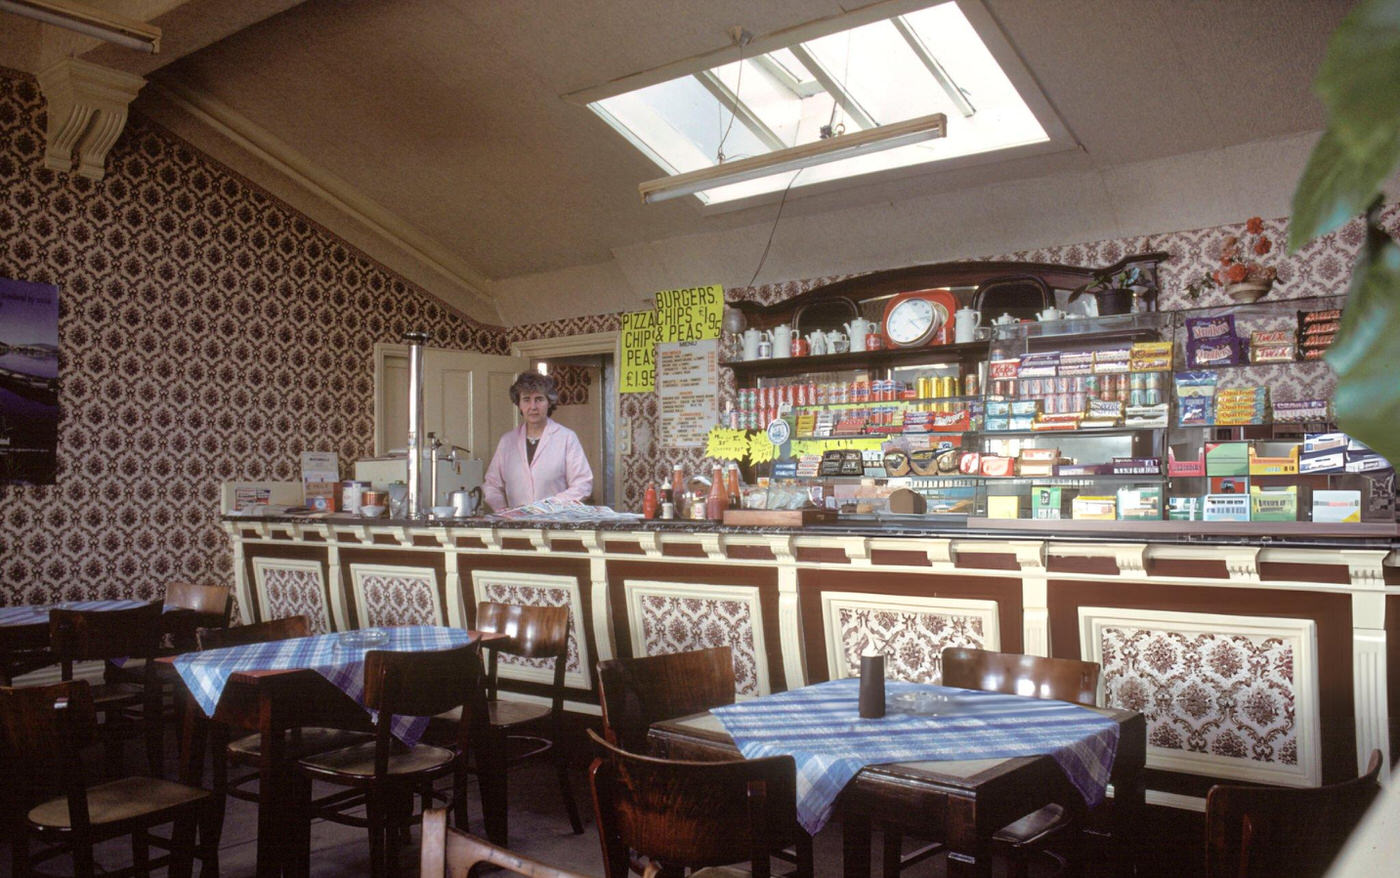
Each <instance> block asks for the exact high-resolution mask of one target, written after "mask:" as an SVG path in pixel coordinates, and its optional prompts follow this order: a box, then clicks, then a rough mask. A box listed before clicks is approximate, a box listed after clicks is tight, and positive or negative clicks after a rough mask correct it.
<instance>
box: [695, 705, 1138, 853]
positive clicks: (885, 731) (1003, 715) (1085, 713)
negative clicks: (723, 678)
mask: <svg viewBox="0 0 1400 878" xmlns="http://www.w3.org/2000/svg"><path fill="white" fill-rule="evenodd" d="M859 687H860V680H859V679H857V678H849V679H845V680H833V681H831V682H829V683H818V684H816V685H813V686H805V687H803V688H801V689H794V690H791V691H789V692H781V693H778V694H776V695H769V696H765V697H763V698H756V699H753V700H751V701H741V702H739V703H737V704H733V705H726V706H724V707H717V708H714V709H713V710H711V711H710V712H711V713H712V714H713V715H714V716H716V717H718V718H719V720H720V722H721V723H722V724H723V725H724V728H725V731H727V732H728V733H729V735H730V737H732V738H733V739H734V743H735V744H736V745H737V746H738V748H739V751H740V752H741V753H743V754H744V756H745V757H746V758H748V759H758V758H761V757H764V756H778V755H783V754H787V755H790V756H792V757H794V758H795V759H796V761H797V817H798V820H799V821H800V822H801V823H802V826H803V828H805V829H806V830H807V831H808V832H809V833H811V834H813V835H815V834H816V833H817V832H818V831H819V830H820V829H821V828H822V827H823V826H825V825H826V821H827V820H828V819H829V818H830V817H831V811H832V808H833V806H834V805H835V802H836V796H837V794H838V793H840V792H841V789H842V788H843V787H845V785H846V784H847V783H848V782H849V781H850V780H851V778H853V777H855V776H856V774H857V773H859V772H860V770H861V769H862V768H863V767H865V766H867V765H880V764H884V763H889V762H923V761H941V760H959V759H991V758H1009V757H1012V756H1039V755H1044V754H1050V755H1051V756H1053V757H1054V759H1055V761H1056V762H1057V763H1059V765H1060V767H1061V768H1062V769H1063V770H1064V772H1065V775H1066V777H1068V778H1069V780H1070V782H1071V783H1073V784H1074V786H1075V788H1076V789H1078V790H1079V792H1080V793H1082V794H1083V795H1084V799H1085V801H1086V802H1088V803H1089V804H1090V805H1096V804H1098V803H1099V802H1101V801H1103V798H1104V791H1105V788H1106V787H1107V785H1108V775H1109V770H1110V769H1111V768H1112V767H1113V757H1114V754H1115V753H1116V752H1117V750H1118V723H1117V722H1116V721H1114V720H1112V719H1109V718H1108V717H1104V716H1101V715H1100V714H1097V713H1094V712H1093V711H1090V710H1086V709H1084V708H1083V707H1079V706H1078V705H1074V704H1070V703H1068V702H1064V701H1047V700H1041V699H1036V698H1025V697H1022V696H1020V695H1002V694H999V693H995V692H978V691H972V690H967V689H951V688H946V687H943V686H930V685H924V684H917V683H901V682H895V681H889V682H886V684H885V698H886V703H887V704H888V705H890V706H891V709H888V710H887V711H886V713H885V716H884V717H882V718H881V719H861V718H860V714H859V712H858V710H857V693H858V691H859ZM918 691H931V692H935V693H942V694H946V695H949V696H952V701H951V702H950V704H949V706H948V708H947V709H946V710H945V711H944V712H942V713H940V714H938V715H932V716H921V715H914V714H911V713H907V712H897V711H896V710H895V709H893V705H894V701H893V700H894V698H895V697H896V696H898V695H901V694H904V693H909V692H918Z"/></svg>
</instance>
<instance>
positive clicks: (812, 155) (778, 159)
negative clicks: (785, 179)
mask: <svg viewBox="0 0 1400 878" xmlns="http://www.w3.org/2000/svg"><path fill="white" fill-rule="evenodd" d="M947 133H948V119H947V117H946V116H944V115H943V114H942V113H934V114H933V115H931V116H920V117H919V118H917V119H909V120H907V121H904V122H892V123H890V124H889V125H881V126H880V127H879V128H867V129H866V130H864V131H857V132H855V133H854V134H838V135H836V136H834V137H828V138H827V139H825V140H818V141H816V142H814V143H804V144H801V145H799V146H790V147H788V148H787V149H778V150H774V151H773V152H768V153H764V154H763V155H756V156H752V157H750V158H746V159H738V160H736V161H732V162H725V163H724V164H722V165H715V166H714V167H710V168H701V169H700V170H698V171H688V172H687V173H684V174H675V175H673V176H670V177H662V178H660V179H658V180H648V181H647V182H645V183H642V184H641V185H640V186H638V187H637V190H638V191H639V192H640V193H641V195H642V201H643V202H645V203H647V204H651V203H654V202H657V201H665V200H666V199H668V198H679V197H680V196H682V195H691V194H694V193H696V192H703V191H704V190H706V189H714V188H717V187H719V186H728V185H729V184H731V183H742V182H743V181H745V180H754V179H757V178H759V177H769V176H772V175H773V174H781V173H783V172H784V171H796V170H798V169H799V168H808V167H811V166H813V165H820V164H825V163H826V162H834V161H838V160H840V159H848V158H851V157H852V156H858V155H865V154H866V153H871V152H879V151H881V150H885V149H893V148H895V147H897V146H908V145H909V144H911V143H920V142H922V141H925V140H933V139H934V138H938V137H945V136H947Z"/></svg>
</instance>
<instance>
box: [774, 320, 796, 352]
mask: <svg viewBox="0 0 1400 878" xmlns="http://www.w3.org/2000/svg"><path fill="white" fill-rule="evenodd" d="M791 354H792V327H791V326H788V325H787V324H786V323H780V324H778V325H777V326H775V327H773V356H775V357H787V356H791Z"/></svg>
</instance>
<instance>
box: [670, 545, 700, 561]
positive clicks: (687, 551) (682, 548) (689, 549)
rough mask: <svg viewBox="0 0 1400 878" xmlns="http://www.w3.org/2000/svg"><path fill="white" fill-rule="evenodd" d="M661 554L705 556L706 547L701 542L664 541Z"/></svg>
mask: <svg viewBox="0 0 1400 878" xmlns="http://www.w3.org/2000/svg"><path fill="white" fill-rule="evenodd" d="M661 554H662V555H664V556H666V557H667V558H704V557H705V556H706V553H705V547H704V546H702V545H700V544H699V543H662V544H661Z"/></svg>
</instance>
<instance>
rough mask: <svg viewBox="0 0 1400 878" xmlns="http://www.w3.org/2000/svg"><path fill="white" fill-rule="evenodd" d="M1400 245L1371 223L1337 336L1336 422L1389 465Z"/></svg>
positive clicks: (1396, 454)
mask: <svg viewBox="0 0 1400 878" xmlns="http://www.w3.org/2000/svg"><path fill="white" fill-rule="evenodd" d="M1397 330H1400V245H1397V244H1396V243H1395V241H1394V240H1393V239H1391V238H1390V237H1389V236H1388V235H1386V234H1385V232H1384V231H1383V230H1382V229H1380V228H1378V227H1377V226H1376V225H1375V224H1374V223H1372V224H1370V225H1368V228H1367V241H1366V246H1365V247H1364V248H1363V250H1362V253H1361V257H1360V259H1359V260H1358V261H1357V264H1356V266H1355V268H1354V269H1353V272H1352V284H1351V289H1350V291H1349V292H1348V295H1347V303H1346V310H1345V311H1344V312H1343V315H1342V325H1341V327H1340V329H1339V331H1338V332H1337V338H1336V340H1335V341H1334V342H1333V344H1332V347H1331V349H1329V350H1328V352H1327V362H1328V363H1329V364H1330V365H1331V366H1332V368H1333V369H1335V370H1336V372H1337V376H1338V380H1337V396H1336V400H1335V408H1336V413H1337V424H1338V426H1340V427H1341V428H1342V430H1344V431H1345V432H1346V433H1347V434H1348V435H1350V436H1354V437H1356V438H1357V439H1360V440H1361V441H1362V442H1365V443H1366V444H1367V445H1369V446H1370V447H1371V448H1372V449H1373V450H1374V451H1376V452H1377V453H1378V454H1380V455H1382V456H1383V457H1385V459H1386V460H1389V461H1390V462H1391V463H1396V462H1400V375H1397V374H1396V368H1397V364H1400V331H1397Z"/></svg>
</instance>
